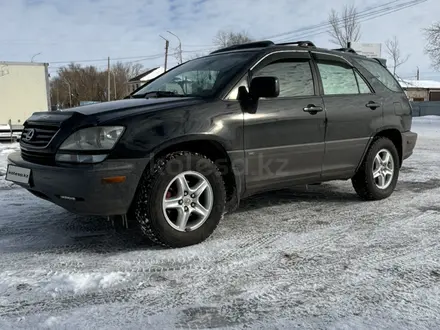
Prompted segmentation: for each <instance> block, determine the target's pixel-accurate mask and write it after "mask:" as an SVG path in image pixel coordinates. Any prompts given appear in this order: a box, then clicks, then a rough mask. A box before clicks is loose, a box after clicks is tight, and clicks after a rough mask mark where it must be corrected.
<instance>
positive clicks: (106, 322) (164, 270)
mask: <svg viewBox="0 0 440 330" xmlns="http://www.w3.org/2000/svg"><path fill="white" fill-rule="evenodd" d="M413 130H414V131H416V132H417V133H419V141H418V144H417V146H416V150H415V153H414V155H413V156H412V157H411V158H410V159H409V160H407V161H406V163H405V164H404V167H403V168H402V172H401V176H400V181H399V184H398V187H397V190H396V191H395V193H394V194H393V195H392V197H390V198H389V199H387V200H384V201H380V202H372V203H369V202H361V201H359V200H358V198H357V196H356V194H355V193H354V191H353V189H352V188H351V185H350V183H349V182H333V183H329V184H325V185H322V186H313V187H309V188H308V189H306V188H305V187H299V188H295V189H292V190H284V191H280V192H276V193H275V192H274V193H267V194H263V195H260V196H257V197H253V198H250V199H249V200H246V201H243V203H242V205H241V207H240V209H239V210H238V211H236V212H235V213H233V214H230V215H227V216H226V217H225V219H224V221H223V222H222V223H221V225H220V226H219V227H218V229H217V230H216V232H215V233H214V235H213V236H212V237H211V238H210V239H209V240H208V241H206V242H204V243H202V244H200V245H197V246H192V247H189V248H184V249H178V250H166V249H162V248H158V247H151V246H146V245H142V244H141V243H140V242H138V241H137V240H133V239H132V238H131V236H130V235H129V234H127V233H117V232H115V231H113V230H112V229H111V226H110V224H108V223H107V222H106V221H105V220H102V219H96V218H83V217H78V216H75V215H72V214H70V213H68V212H66V211H63V210H62V209H60V208H59V207H57V206H55V205H52V204H50V203H48V202H45V201H41V200H38V199H36V198H35V197H33V196H32V195H30V194H29V193H27V192H26V191H25V190H23V189H21V188H18V187H16V186H14V185H11V184H10V183H8V182H6V181H5V180H4V174H5V166H6V164H5V161H6V155H7V154H8V153H9V152H11V151H12V150H13V149H14V148H15V149H16V148H18V146H17V145H16V144H14V145H6V144H3V145H0V148H1V149H0V176H2V177H1V178H0V211H1V213H0V328H1V329H40V328H41V329H46V328H53V329H86V328H87V329H96V328H102V329H141V328H142V329H174V328H186V329H188V328H190V329H193V328H196V329H203V328H237V329H240V328H260V329H275V328H277V329H278V328H286V329H295V328H301V329H304V328H314V329H316V328H327V329H328V328H330V329H334V328H338V329H341V328H343V329H353V328H356V329H359V328H370V329H371V328H375V329H388V328H394V329H397V328H398V329H402V328H418V329H423V328H426V329H433V328H439V327H440V318H439V313H440V243H439V237H440V205H439V201H440V178H439V176H438V169H439V164H440V143H439V141H440V120H439V119H437V118H435V117H425V118H416V119H414V127H413Z"/></svg>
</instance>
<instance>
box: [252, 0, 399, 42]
mask: <svg viewBox="0 0 440 330" xmlns="http://www.w3.org/2000/svg"><path fill="white" fill-rule="evenodd" d="M399 1H401V0H394V1H390V2H387V3H385V4H383V5H379V6H374V7H368V8H367V9H364V10H362V11H360V12H358V15H363V14H364V13H368V12H369V11H371V10H374V9H377V8H380V7H383V6H387V5H388V4H391V3H395V2H399ZM338 21H340V22H342V21H343V19H339V20H338ZM326 26H331V24H330V23H329V22H328V21H324V22H321V23H318V24H315V25H309V26H305V27H302V28H299V29H295V30H291V31H286V32H281V33H278V34H275V35H271V36H267V37H263V38H261V39H276V38H279V37H284V36H286V35H289V34H297V33H299V32H303V31H307V30H313V29H317V28H322V27H326Z"/></svg>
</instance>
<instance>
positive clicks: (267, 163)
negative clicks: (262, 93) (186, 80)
mask: <svg viewBox="0 0 440 330" xmlns="http://www.w3.org/2000/svg"><path fill="white" fill-rule="evenodd" d="M258 76H275V77H277V78H278V79H279V82H280V95H279V97H277V98H272V99H260V100H259V102H258V109H257V111H256V113H255V114H250V113H245V116H244V147H245V154H246V163H247V171H246V186H247V190H248V191H249V192H254V191H258V190H266V189H268V188H271V187H277V186H287V185H289V184H290V182H302V181H304V180H306V181H310V180H311V181H313V180H319V178H320V176H321V166H322V160H323V156H324V135H325V111H324V106H323V103H322V98H321V96H320V95H319V89H318V87H317V85H316V84H315V82H316V73H315V72H314V66H313V64H312V62H311V56H310V53H309V52H307V51H302V52H299V51H287V52H286V51H283V52H276V53H273V54H271V55H269V56H267V57H266V58H264V59H263V60H262V61H261V62H260V63H259V64H258V65H257V66H256V67H254V68H253V69H251V71H250V73H249V80H250V79H252V78H253V77H258ZM312 106H316V109H315V110H317V111H311V112H310V111H309V109H310V108H312ZM312 110H313V109H312Z"/></svg>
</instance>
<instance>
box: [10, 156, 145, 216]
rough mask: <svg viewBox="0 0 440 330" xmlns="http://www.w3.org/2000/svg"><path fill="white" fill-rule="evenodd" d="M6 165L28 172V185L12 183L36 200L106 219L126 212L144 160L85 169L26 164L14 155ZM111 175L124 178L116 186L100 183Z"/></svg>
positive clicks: (131, 160) (108, 163)
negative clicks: (26, 169) (29, 172)
mask: <svg viewBox="0 0 440 330" xmlns="http://www.w3.org/2000/svg"><path fill="white" fill-rule="evenodd" d="M8 163H9V164H12V165H16V166H20V167H24V168H28V169H31V175H30V182H29V185H25V184H20V183H16V184H17V185H20V186H22V187H24V188H26V189H27V190H29V191H30V192H31V193H33V194H34V195H36V196H37V197H40V198H42V199H45V200H48V201H50V202H52V203H54V204H56V205H59V206H61V207H62V208H64V209H66V210H68V211H70V212H72V213H76V214H81V215H97V216H110V215H119V214H126V213H127V211H128V209H129V208H130V205H131V202H132V200H133V197H134V194H135V192H136V188H137V185H138V182H139V179H140V178H141V176H142V173H143V171H144V169H145V166H146V164H147V160H144V159H130V160H106V161H104V162H103V163H100V164H96V165H90V166H87V167H84V166H74V165H69V166H68V167H67V166H66V167H60V166H45V165H39V164H34V163H30V162H27V161H25V160H23V158H22V157H21V155H20V152H15V153H12V154H10V155H9V156H8ZM115 176H125V177H126V179H125V181H123V182H119V183H104V182H103V179H104V178H109V177H115Z"/></svg>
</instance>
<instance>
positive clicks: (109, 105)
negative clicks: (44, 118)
mask: <svg viewBox="0 0 440 330" xmlns="http://www.w3.org/2000/svg"><path fill="white" fill-rule="evenodd" d="M195 100H200V99H196V98H193V97H166V98H165V97H164V98H152V99H144V98H142V99H124V100H118V101H110V102H103V103H93V104H88V105H83V106H79V107H74V108H70V109H66V110H65V111H64V112H78V113H80V114H83V115H96V114H101V113H109V112H114V111H121V110H130V109H142V110H143V109H145V110H147V109H156V108H159V107H162V106H166V105H173V106H182V105H185V104H193V103H194V101H195Z"/></svg>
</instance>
